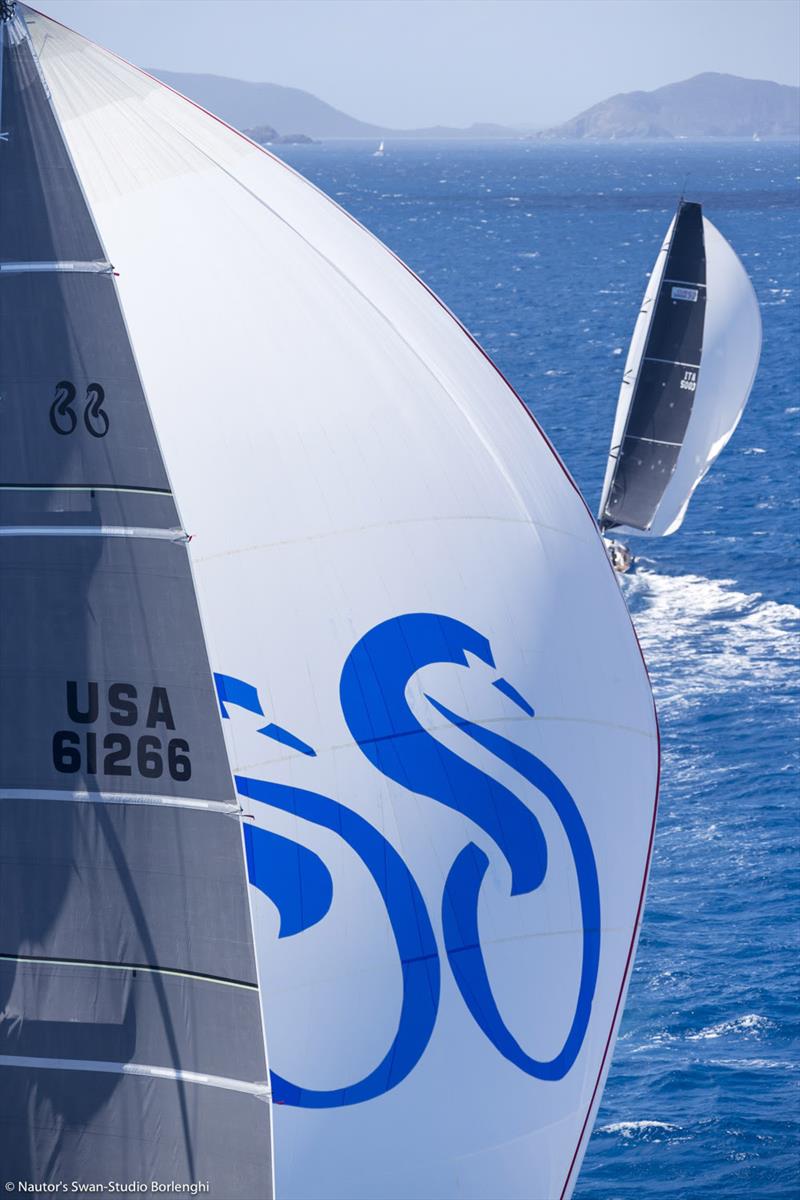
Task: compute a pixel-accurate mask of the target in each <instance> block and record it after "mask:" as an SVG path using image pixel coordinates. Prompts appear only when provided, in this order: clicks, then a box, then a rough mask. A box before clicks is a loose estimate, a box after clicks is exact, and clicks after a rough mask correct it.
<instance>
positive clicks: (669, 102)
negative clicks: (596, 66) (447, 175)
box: [534, 71, 800, 141]
mask: <svg viewBox="0 0 800 1200" xmlns="http://www.w3.org/2000/svg"><path fill="white" fill-rule="evenodd" d="M754 135H757V136H758V137H760V138H774V137H798V136H800V88H796V87H789V86H787V85H786V84H781V83H772V82H770V81H769V80H765V79H744V78H742V77H741V76H739V75H720V74H718V73H716V72H714V71H706V72H704V73H703V74H702V75H695V76H693V77H692V78H691V79H684V80H682V81H681V82H680V83H670V84H667V85H666V86H665V87H660V88H656V89H655V91H652V92H622V93H620V94H619V95H617V96H611V97H610V98H609V99H608V100H603V101H601V103H600V104H595V105H593V106H592V107H591V108H587V109H586V110H585V111H584V112H582V113H579V114H578V115H577V116H576V117H573V118H572V120H570V121H565V122H564V123H563V124H562V125H556V126H555V127H553V128H552V129H546V130H543V131H542V132H540V133H538V134H535V135H534V136H535V137H538V138H547V139H562V138H570V139H597V140H599V141H603V140H610V139H615V138H714V137H716V138H752V137H753V136H754Z"/></svg>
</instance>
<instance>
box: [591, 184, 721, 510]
mask: <svg viewBox="0 0 800 1200" xmlns="http://www.w3.org/2000/svg"><path fill="white" fill-rule="evenodd" d="M705 309H706V254H705V244H704V237H703V214H702V209H701V206H700V205H699V204H691V203H687V202H684V201H681V203H680V204H679V206H678V212H677V215H676V217H675V222H674V226H673V229H672V237H671V240H670V244H669V249H668V251H667V255H666V260H665V263H664V273H663V276H662V278H661V280H660V283H659V287H658V291H657V294H656V298H655V304H654V307H653V311H652V317H651V320H650V324H649V328H648V331H647V336H646V341H645V345H644V353H643V355H642V358H641V361H640V363H639V366H638V371H637V372H636V376H635V378H633V379H626V381H625V383H626V384H627V385H629V386H630V387H632V389H633V394H632V397H631V400H630V406H629V408H628V416H627V421H626V423H625V427H624V430H623V433H622V439H621V442H620V444H619V445H618V446H617V447H616V452H615V450H614V449H613V448H612V456H615V458H616V462H615V466H614V471H613V474H612V476H611V479H610V485H609V487H608V489H607V490H606V491H605V493H604V498H603V501H602V503H601V511H600V527H601V529H603V530H610V529H614V528H616V527H617V526H620V525H624V526H626V527H630V528H633V529H639V530H643V531H645V530H648V529H649V528H650V526H651V524H652V522H653V518H654V516H655V514H656V511H657V509H658V506H659V504H660V502H661V498H662V496H663V495H664V491H665V489H666V487H667V485H668V483H669V481H670V479H671V478H672V475H673V473H674V471H675V468H676V465H677V462H678V456H679V454H680V451H681V447H682V446H683V442H684V437H685V435H686V430H687V427H688V425H689V419H690V417H691V414H692V406H693V402H694V396H695V392H696V390H697V382H698V376H699V373H700V360H701V356H702V350H703V328H704V322H705Z"/></svg>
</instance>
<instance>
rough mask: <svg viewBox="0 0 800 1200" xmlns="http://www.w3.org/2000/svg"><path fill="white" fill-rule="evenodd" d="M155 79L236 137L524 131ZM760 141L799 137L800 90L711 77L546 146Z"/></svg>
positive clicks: (624, 101)
mask: <svg viewBox="0 0 800 1200" xmlns="http://www.w3.org/2000/svg"><path fill="white" fill-rule="evenodd" d="M152 74H153V75H155V76H156V78H157V79H161V80H163V82H164V83H167V84H169V86H170V87H174V88H175V89H176V90H177V91H179V92H182V93H183V94H184V95H186V96H188V97H189V98H190V99H191V100H195V101H196V102H197V103H198V104H201V105H202V106H203V107H204V108H207V109H209V110H210V111H211V112H213V113H216V114H217V115H218V116H220V117H222V119H223V120H224V121H227V122H228V123H229V124H230V125H233V126H234V127H235V128H237V129H245V130H249V129H253V128H258V127H265V126H270V127H272V129H273V130H274V131H277V134H276V138H275V139H273V141H280V140H281V137H280V135H290V140H292V141H295V140H298V138H300V136H301V135H305V136H306V137H308V138H310V139H320V138H321V139H325V138H368V139H380V138H392V139H400V138H403V139H405V138H517V137H521V136H523V134H521V132H520V130H519V129H512V128H510V127H507V126H504V125H496V124H475V125H472V126H470V127H469V128H467V129H458V128H453V127H452V126H447V125H434V126H430V127H428V128H425V129H392V128H390V127H388V126H385V125H374V124H371V123H369V122H368V121H360V120H358V118H356V117H351V116H350V115H349V114H348V113H345V112H342V111H341V110H340V109H338V108H334V107H333V106H332V105H330V104H327V103H326V102H325V101H324V100H320V99H319V98H318V97H317V96H314V95H312V94H311V92H305V91H303V90H302V89H300V88H292V87H284V86H282V85H280V84H276V83H251V82H249V81H247V80H243V79H230V78H227V77H226V76H223V75H195V74H186V73H183V72H179V71H161V70H153V71H152ZM754 134H755V135H758V137H761V138H772V137H798V136H800V88H796V87H788V86H787V85H785V84H780V83H772V82H770V81H768V80H762V79H744V78H742V77H741V76H738V75H720V74H717V73H715V72H710V71H709V72H706V73H704V74H702V75H695V76H694V77H693V78H692V79H685V80H682V81H681V82H680V83H670V84H667V85H666V86H664V87H660V88H656V89H655V90H654V91H652V92H644V91H637V92H623V93H620V94H619V95H617V96H611V97H610V98H609V99H607V100H603V101H601V102H600V103H599V104H595V105H593V106H592V107H591V108H588V109H586V110H585V111H584V112H582V113H579V114H578V115H577V116H576V117H573V118H572V120H570V121H565V122H564V123H563V124H561V125H556V126H554V127H553V128H551V129H545V130H541V131H539V132H536V133H533V134H529V135H528V136H531V137H534V138H543V139H547V140H560V139H581V140H582V139H587V140H598V141H603V140H611V139H616V138H646V139H652V138H710V137H718V138H752V137H753V135H754Z"/></svg>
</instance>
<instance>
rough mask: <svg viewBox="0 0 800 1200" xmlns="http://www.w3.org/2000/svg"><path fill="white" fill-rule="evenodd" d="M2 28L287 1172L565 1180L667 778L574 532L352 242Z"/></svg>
mask: <svg viewBox="0 0 800 1200" xmlns="http://www.w3.org/2000/svg"><path fill="white" fill-rule="evenodd" d="M26 16H27V19H28V22H29V27H30V30H31V34H32V37H33V39H34V43H35V45H36V47H37V49H38V52H39V55H40V59H41V63H42V69H43V71H44V74H45V77H46V79H47V82H48V86H49V87H50V90H51V92H52V97H53V103H54V105H55V108H56V111H57V113H58V116H59V118H60V121H61V123H62V125H63V129H64V133H65V137H66V140H67V143H68V145H69V148H70V151H71V153H72V156H73V158H74V161H75V164H76V167H77V169H78V172H79V175H80V178H81V180H82V183H83V187H84V189H85V193H86V196H87V199H88V201H89V203H90V205H91V208H92V212H93V214H94V218H95V220H96V222H97V224H98V226H99V228H100V230H101V232H102V236H103V239H104V243H105V245H106V247H107V249H108V253H109V255H110V257H111V258H112V260H113V262H114V265H115V267H116V269H117V270H118V271H119V295H120V297H121V301H122V304H123V308H124V312H125V316H126V320H127V323H128V327H129V331H130V335H131V339H132V344H133V347H134V350H135V353H136V354H137V357H138V364H139V368H140V372H141V376H142V379H143V382H144V387H145V391H146V393H147V396H148V401H149V404H150V407H151V411H152V414H153V418H154V421H155V426H156V430H157V432H158V436H159V439H160V443H161V446H162V449H163V453H164V457H165V461H166V463H167V468H168V470H169V473H170V477H171V481H172V484H173V487H174V490H175V492H176V495H177V497H178V500H179V503H180V507H181V515H182V519H183V523H184V526H185V527H186V528H187V529H188V530H189V531H190V532H191V533H193V534H194V539H193V541H192V543H191V550H192V555H193V564H194V571H195V579H196V585H197V591H198V598H199V602H200V607H201V612H202V616H203V621H204V625H205V629H206V634H207V639H208V644H209V649H210V652H211V656H212V661H213V665H214V667H215V670H216V671H217V672H218V673H219V674H220V675H221V676H224V677H225V679H224V680H222V681H221V694H222V697H223V701H224V703H225V706H226V712H227V716H228V720H226V722H225V725H226V734H227V736H228V745H229V752H230V756H231V760H232V763H233V766H234V769H235V771H236V774H237V776H238V777H239V778H240V780H241V782H240V793H241V794H242V796H243V804H244V805H245V808H246V810H247V813H248V816H249V817H250V818H251V820H249V821H248V827H249V828H250V829H251V833H250V834H249V835H248V838H249V844H250V848H251V852H252V853H251V863H250V867H251V878H255V882H256V889H255V891H254V905H255V911H256V932H257V942H258V953H259V961H260V973H261V982H262V993H263V998H264V1007H265V1018H266V1027H267V1038H268V1046H269V1051H270V1060H271V1061H270V1065H271V1068H272V1070H273V1072H274V1073H275V1074H276V1075H277V1076H278V1077H280V1078H277V1079H275V1091H276V1098H277V1099H279V1100H280V1101H281V1103H280V1104H279V1105H278V1106H277V1107H276V1109H275V1166H276V1175H277V1194H278V1196H280V1197H282V1198H283V1200H289V1198H290V1197H298V1198H301V1200H310V1198H312V1197H348V1198H349V1200H356V1198H358V1197H364V1198H367V1197H369V1198H370V1200H377V1198H390V1197H394V1198H397V1200H399V1198H401V1197H402V1198H403V1200H410V1198H413V1197H420V1198H422V1197H424V1198H425V1200H434V1198H437V1197H440V1198H442V1200H444V1198H447V1200H450V1198H453V1197H464V1198H467V1197H473V1198H480V1197H486V1196H487V1195H492V1196H497V1197H519V1198H523V1197H529V1196H531V1195H532V1194H535V1195H536V1196H537V1197H539V1196H540V1197H560V1196H567V1195H569V1194H571V1190H572V1188H573V1187H574V1183H575V1178H576V1174H577V1170H578V1168H579V1166H580V1161H581V1158H582V1155H583V1152H584V1150H585V1146H586V1141H587V1139H588V1135H589V1132H590V1130H591V1123H592V1119H593V1115H594V1113H595V1111H596V1107H597V1104H598V1103H599V1098H600V1094H601V1091H602V1083H603V1081H604V1078H605V1074H606V1072H607V1070H608V1066H609V1062H610V1051H611V1047H612V1046H613V1039H614V1036H615V1034H616V1028H617V1025H618V1021H619V1017H620V1015H621V1010H622V1002H623V1000H624V992H625V988H626V987H627V980H628V977H629V972H630V966H631V961H632V954H633V950H634V947H635V941H636V936H637V932H638V924H639V920H640V914H641V901H642V897H643V890H644V884H645V880H646V875H647V867H648V863H649V855H650V846H651V839H652V830H653V822H654V815H655V794H656V787H657V772H658V749H657V731H656V725H655V718H654V711H653V706H652V699H651V695H650V690H649V686H648V683H647V678H646V674H645V670H644V667H643V664H642V660H641V656H640V653H639V649H638V646H637V644H636V640H635V636H634V634H633V630H632V627H631V624H630V620H629V618H628V615H627V612H626V610H625V606H624V602H623V600H622V598H621V596H620V593H619V589H618V587H617V584H616V582H615V580H614V578H613V575H612V572H611V570H610V568H609V565H608V562H607V559H606V555H605V551H604V549H603V546H602V542H601V540H600V538H599V537H598V534H597V530H596V528H595V526H594V522H593V520H592V518H591V516H590V514H589V512H588V510H587V509H586V507H585V505H584V504H583V502H582V500H581V498H580V496H579V495H578V493H577V491H576V489H575V487H574V485H573V484H572V482H571V480H570V479H569V477H568V476H567V474H566V472H565V471H564V470H563V468H562V466H561V464H560V463H559V462H558V460H557V458H556V457H555V455H554V453H553V451H552V449H551V448H550V446H549V445H548V444H547V442H546V441H545V439H544V438H543V437H542V435H541V434H540V433H539V432H538V430H537V429H536V427H535V425H534V424H533V422H532V421H531V420H530V417H529V415H528V414H527V413H526V412H525V411H524V409H523V408H522V406H521V405H520V404H519V403H518V402H517V401H516V399H515V398H514V396H513V394H512V393H511V391H510V389H509V388H508V386H507V385H506V384H505V382H504V381H503V380H502V378H501V377H500V376H499V375H498V374H497V372H496V371H495V369H494V368H493V367H492V365H491V364H490V363H489V362H488V360H487V359H486V358H485V357H484V356H483V354H482V353H481V352H480V350H479V349H478V348H477V347H476V346H475V345H474V344H473V343H472V342H471V341H470V339H469V338H468V337H467V336H466V335H465V334H464V332H463V330H462V329H461V328H460V327H459V326H458V324H457V323H456V322H455V321H454V320H453V318H452V316H451V315H450V314H449V313H448V312H447V311H446V310H445V309H444V308H443V307H442V306H441V305H440V304H439V303H438V302H437V301H436V299H435V298H434V297H432V296H431V295H430V293H429V292H427V291H426V289H425V288H424V287H423V286H422V285H421V284H420V282H419V281H418V280H417V279H416V278H414V276H413V275H412V274H411V273H409V272H408V271H407V270H406V269H405V268H404V267H403V265H402V264H401V263H399V262H398V261H397V260H396V259H395V258H393V257H392V256H391V255H390V254H389V253H387V251H386V249H385V248H384V247H383V246H381V245H380V243H379V242H377V241H376V240H375V239H374V238H372V237H371V236H370V235H368V234H367V233H366V232H365V231H364V230H363V229H362V228H361V227H360V226H358V225H357V224H356V223H355V222H354V221H352V220H351V219H350V218H348V217H347V215H346V214H344V213H343V212H342V211H341V210H340V209H338V208H337V207H336V206H335V205H334V204H332V203H331V202H330V201H329V200H327V199H326V198H325V197H324V196H322V195H321V194H320V193H319V192H317V191H316V190H315V189H314V188H312V187H310V186H309V185H308V183H306V182H305V181H304V180H303V179H301V178H300V177H299V176H297V175H296V174H294V173H293V172H291V171H290V170H287V169H286V167H285V166H284V165H283V164H281V163H280V162H279V161H278V160H276V159H274V158H272V157H271V156H270V155H268V154H266V153H264V152H263V151H262V150H260V149H258V148H257V147H255V146H254V145H253V144H252V143H250V142H248V141H247V140H246V139H243V138H242V137H240V136H238V135H236V134H235V133H234V132H233V131H231V130H229V129H228V128H227V127H225V126H224V125H222V124H221V123H219V122H217V121H215V120H214V119H213V118H211V117H210V116H208V115H207V114H206V113H204V112H202V111H201V110H199V109H198V108H196V107H195V106H193V105H191V104H190V103H188V102H187V101H186V100H184V99H183V98H181V97H179V96H177V95H176V94H174V93H172V92H171V91H169V90H168V89H166V88H165V87H163V86H162V85H160V84H158V83H157V82H156V81H154V80H152V79H150V78H149V77H147V76H146V75H144V74H142V73H141V72H138V71H137V70H135V69H134V68H132V67H130V66H128V65H127V64H125V63H123V62H121V61H120V60H119V59H117V58H115V57H114V56H113V55H111V54H109V53H107V52H105V51H103V50H100V49H99V48H97V47H95V46H92V45H91V44H89V43H87V42H86V41H84V40H83V39H81V38H79V37H78V36H77V35H75V34H72V33H70V32H69V31H67V30H65V29H63V28H62V27H60V26H57V25H56V24H55V23H53V22H51V21H49V20H47V19H46V18H42V17H40V16H37V15H35V14H30V13H27V14H26ZM107 394H108V403H109V404H113V394H112V393H111V392H110V391H109V392H108V393H107ZM259 710H261V712H259ZM534 710H535V715H533V712H534ZM312 751H313V753H312ZM470 845H472V846H473V847H474V849H473V850H472V851H468V850H467V848H468V847H469V846H470ZM545 851H546V863H545ZM454 863H455V864H457V867H454ZM487 863H488V867H487ZM281 864H283V865H281ZM287 864H288V865H287ZM484 868H486V874H485V877H483V878H482V875H481V872H482V870H483V869H484ZM199 869H202V865H199ZM481 878H482V886H480V882H481ZM298 881H301V882H300V886H299V887H298ZM265 892H268V893H269V894H270V896H271V899H270V898H268V897H267V895H266V894H265ZM445 893H446V899H443V898H444V897H445ZM279 935H280V936H279ZM595 950H596V951H597V960H596V961H595V960H594V958H593V955H594V953H595ZM448 952H449V957H448ZM484 965H485V973H484V974H483V975H482V972H483V968H484ZM220 1036H221V1037H223V1036H225V1031H224V1030H220ZM365 1081H366V1082H365Z"/></svg>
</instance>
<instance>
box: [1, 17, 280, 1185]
mask: <svg viewBox="0 0 800 1200" xmlns="http://www.w3.org/2000/svg"><path fill="white" fill-rule="evenodd" d="M0 30H1V31H2V43H0V49H2V55H0V61H1V67H0V69H1V70H2V92H1V93H0V114H1V116H0V130H1V131H2V132H3V134H4V135H5V137H4V139H3V140H2V141H0V188H1V189H2V206H1V207H0V396H2V412H3V433H2V437H0V594H1V595H2V623H0V679H1V680H2V688H0V863H1V864H2V865H1V866H0V911H2V921H0V1004H1V1006H2V1021H1V1022H0V1164H1V1165H0V1173H2V1177H3V1178H4V1179H8V1180H12V1181H18V1180H24V1181H27V1182H30V1183H45V1184H47V1183H49V1184H53V1183H58V1182H59V1181H71V1180H75V1181H78V1182H80V1183H83V1184H89V1183H99V1184H102V1183H104V1182H106V1181H109V1180H113V1181H120V1182H127V1181H130V1180H131V1179H134V1180H137V1181H145V1182H148V1183H149V1182H150V1181H158V1182H163V1183H170V1182H173V1183H175V1184H189V1183H194V1182H197V1181H204V1182H207V1183H208V1184H209V1193H208V1194H210V1195H211V1196H216V1197H219V1198H220V1200H230V1198H232V1197H247V1198H253V1197H256V1198H267V1197H269V1196H271V1194H272V1185H271V1158H270V1155H271V1151H270V1107H269V1092H268V1087H267V1071H266V1062H265V1052H264V1038H263V1030H262V1025H261V1015H260V1004H259V991H258V986H257V975H256V968H255V961H254V952H253V939H252V931H251V924H250V913H249V907H248V897H247V883H246V875H245V865H244V854H243V845H242V832H241V827H240V822H239V814H240V809H239V805H238V803H237V801H236V798H235V794H234V790H233V784H232V779H231V774H230V769H229V765H228V759H227V755H226V751H225V746H224V740H223V736H222V730H221V725H220V718H219V714H218V711H217V707H216V703H215V697H214V691H213V685H212V676H211V670H210V666H209V661H208V655H207V652H206V647H205V641H204V636H203V630H202V628H201V623H200V616H199V612H198V605H197V600H196V596H195V590H194V584H193V580H192V572H191V568H190V563H189V557H188V552H187V542H188V538H187V535H186V533H185V531H184V529H183V527H182V524H181V519H180V516H179V513H178V509H177V506H176V503H175V498H174V496H173V493H172V489H171V486H170V481H169V478H168V476H167V473H166V470H165V466H164V462H163V460H162V456H161V452H160V449H159V445H158V442H157V439H156V435H155V432H154V428H153V423H152V420H151V416H150V411H149V407H148V403H147V400H146V399H145V395H144V392H143V389H142V384H141V380H140V377H139V373H138V370H137V365H136V361H135V358H134V354H133V350H132V347H131V344H130V341H129V337H128V333H127V329H126V325H125V322H124V319H123V316H122V311H121V308H120V304H119V300H118V296H117V287H116V280H115V274H114V268H113V267H112V263H111V261H110V260H109V256H108V253H107V251H106V249H105V247H104V245H103V244H102V242H101V240H100V237H99V236H98V232H97V229H96V227H95V223H94V221H93V217H92V213H91V212H90V210H89V207H88V205H87V202H86V199H85V197H84V193H83V190H82V187H81V183H80V181H79V179H78V176H77V174H76V171H75V168H74V166H73V163H72V160H71V157H70V154H69V153H68V151H67V148H66V145H65V141H64V137H63V132H62V128H61V125H60V123H59V121H58V120H57V118H56V116H55V113H54V110H53V108H52V106H51V102H50V97H49V89H48V88H47V87H46V86H45V84H44V81H43V77H42V74H41V73H40V70H39V66H38V63H37V58H36V56H35V54H34V52H33V49H32V45H31V41H30V38H29V36H28V32H27V29H26V25H25V21H24V19H23V16H22V10H18V11H17V12H16V13H15V6H14V4H13V3H10V2H9V0H0ZM120 265H121V266H123V269H124V264H120ZM153 298H154V302H155V301H156V300H157V281H156V280H154V297H153Z"/></svg>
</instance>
